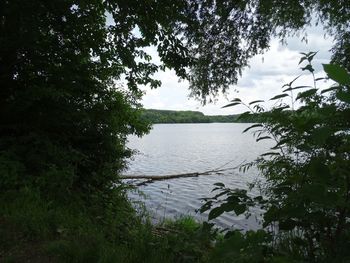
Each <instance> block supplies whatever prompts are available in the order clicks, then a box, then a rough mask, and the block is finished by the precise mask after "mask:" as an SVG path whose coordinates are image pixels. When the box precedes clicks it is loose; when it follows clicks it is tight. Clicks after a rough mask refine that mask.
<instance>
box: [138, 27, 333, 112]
mask: <svg viewBox="0 0 350 263" xmlns="http://www.w3.org/2000/svg"><path fill="white" fill-rule="evenodd" d="M307 32H310V33H309V35H308V42H307V43H305V42H301V40H300V38H297V37H293V38H289V39H288V41H287V43H288V44H287V45H282V44H281V43H280V41H278V40H277V39H274V40H273V41H272V43H271V47H270V49H269V50H268V51H267V52H266V53H265V54H263V55H258V56H256V57H254V58H252V59H251V61H250V63H249V64H250V67H249V68H247V69H245V70H244V72H243V74H242V77H241V78H240V79H239V81H238V84H237V85H236V86H233V87H232V88H231V90H230V92H229V93H228V95H227V97H228V98H230V99H232V98H234V97H239V98H240V99H242V100H243V101H246V102H249V101H253V100H256V99H264V100H268V99H270V98H271V97H272V96H274V95H276V94H278V93H280V92H281V87H282V85H283V84H285V83H287V82H290V81H291V80H292V79H294V78H295V77H296V76H297V75H299V74H300V73H301V71H300V70H299V68H300V66H298V63H299V60H300V57H301V55H300V54H299V52H309V51H319V52H318V54H317V55H316V57H315V59H314V66H315V69H316V74H317V75H322V74H321V73H320V71H321V68H322V66H321V63H327V62H328V61H329V59H330V53H329V50H330V48H331V46H332V40H331V39H329V38H328V39H325V38H324V32H323V31H322V30H321V29H320V28H318V27H313V28H311V29H310V30H309V31H307ZM147 51H148V52H150V53H151V55H152V57H153V58H154V60H155V61H156V62H159V57H157V55H156V54H157V53H156V50H155V48H154V47H151V48H148V50H147ZM306 75H307V74H306ZM156 77H157V78H158V79H159V80H161V81H162V86H161V87H160V88H158V89H156V90H150V89H149V88H145V92H146V95H145V96H144V98H143V100H142V103H143V105H144V107H145V108H156V109H172V110H199V111H202V112H203V113H204V114H207V115H225V114H235V113H240V112H242V111H245V109H243V108H241V107H233V108H224V109H222V108H221V107H222V106H224V105H226V104H227V103H228V99H227V98H225V96H222V95H220V96H219V97H218V101H217V102H216V103H215V104H209V105H206V106H204V107H202V106H201V104H200V103H199V102H198V101H195V100H194V99H192V98H188V94H189V90H188V86H189V85H188V82H187V81H182V82H179V79H178V77H177V76H176V75H175V72H174V71H172V70H167V71H165V72H158V73H157V74H156ZM297 83H298V85H305V83H307V84H311V79H310V77H307V76H302V77H301V78H300V79H298V81H296V84H297Z"/></svg>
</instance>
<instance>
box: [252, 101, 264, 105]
mask: <svg viewBox="0 0 350 263" xmlns="http://www.w3.org/2000/svg"><path fill="white" fill-rule="evenodd" d="M259 102H264V101H263V100H254V101H252V102H249V105H253V104H255V103H259Z"/></svg>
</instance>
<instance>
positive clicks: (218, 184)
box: [214, 182, 225, 187]
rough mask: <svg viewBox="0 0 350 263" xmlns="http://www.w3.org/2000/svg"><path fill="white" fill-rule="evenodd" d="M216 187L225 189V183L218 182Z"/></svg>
mask: <svg viewBox="0 0 350 263" xmlns="http://www.w3.org/2000/svg"><path fill="white" fill-rule="evenodd" d="M214 185H216V186H220V187H225V185H224V184H223V183H220V182H217V183H215V184H214Z"/></svg>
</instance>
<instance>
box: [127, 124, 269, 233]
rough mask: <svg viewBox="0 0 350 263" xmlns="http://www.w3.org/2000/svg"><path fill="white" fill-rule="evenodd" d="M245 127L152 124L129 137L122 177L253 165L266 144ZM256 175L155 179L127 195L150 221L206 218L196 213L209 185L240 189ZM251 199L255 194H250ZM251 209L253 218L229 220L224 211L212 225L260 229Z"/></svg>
mask: <svg viewBox="0 0 350 263" xmlns="http://www.w3.org/2000/svg"><path fill="white" fill-rule="evenodd" d="M250 125H251V124H241V123H210V124H156V125H154V126H153V129H152V130H151V132H150V133H149V134H148V135H146V136H144V137H142V138H138V137H130V138H129V143H128V146H129V147H130V148H132V149H135V150H137V151H138V153H137V154H135V156H134V158H133V160H131V161H130V163H129V169H128V170H127V171H125V174H129V175H168V174H179V173H189V172H203V171H207V170H212V169H216V168H219V167H223V168H229V167H235V166H237V165H239V164H241V163H242V162H245V161H246V162H249V161H253V160H254V159H255V158H256V157H257V156H258V155H259V154H261V153H264V152H266V150H267V149H268V148H269V147H270V146H271V142H268V141H266V140H264V141H260V142H255V139H254V137H253V135H252V134H251V133H244V134H243V133H242V131H243V130H244V129H245V128H247V127H248V126H250ZM257 176H258V173H257V171H256V170H255V169H251V170H250V171H248V172H247V173H242V172H239V171H238V169H236V170H232V171H228V172H224V173H222V174H212V175H204V176H199V177H193V178H178V179H171V180H166V181H155V182H153V183H150V184H148V185H145V186H141V187H140V188H139V189H140V190H141V191H142V193H143V195H141V196H140V195H139V194H138V193H136V192H132V193H130V197H131V198H132V199H133V200H142V201H143V202H144V204H145V206H146V207H147V208H148V210H149V211H150V213H151V215H152V217H153V218H154V220H155V221H159V220H162V219H164V218H168V217H172V218H176V217H179V216H181V215H188V214H190V215H193V216H194V217H196V218H197V219H198V220H206V219H207V213H205V214H200V213H196V209H198V208H199V207H200V206H201V204H202V201H201V200H200V199H201V198H203V197H209V196H212V195H213V193H212V192H211V190H212V189H213V188H214V186H213V184H214V183H216V182H222V183H224V184H225V185H226V186H229V187H231V188H245V189H247V184H248V183H249V182H251V181H253V180H254V179H256V178H257ZM251 194H252V195H255V194H257V192H256V190H255V191H254V190H252V192H251ZM261 212H262V211H259V210H258V209H255V210H253V211H252V213H253V216H251V217H250V218H248V219H247V218H245V216H244V215H241V216H238V217H237V216H235V215H234V214H233V213H225V214H224V215H222V216H221V217H219V218H218V219H216V220H215V221H214V222H215V223H217V224H218V225H219V226H221V227H235V228H238V229H243V230H248V229H257V228H259V227H260V220H259V218H260V216H259V215H260V214H261Z"/></svg>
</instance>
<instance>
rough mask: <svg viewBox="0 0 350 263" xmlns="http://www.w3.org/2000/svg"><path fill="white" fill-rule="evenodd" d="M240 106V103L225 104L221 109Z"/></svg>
mask: <svg viewBox="0 0 350 263" xmlns="http://www.w3.org/2000/svg"><path fill="white" fill-rule="evenodd" d="M240 104H242V103H240V102H233V103H229V104H227V105H225V106H223V107H221V108H222V109H223V108H227V107H232V106H236V105H240Z"/></svg>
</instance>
